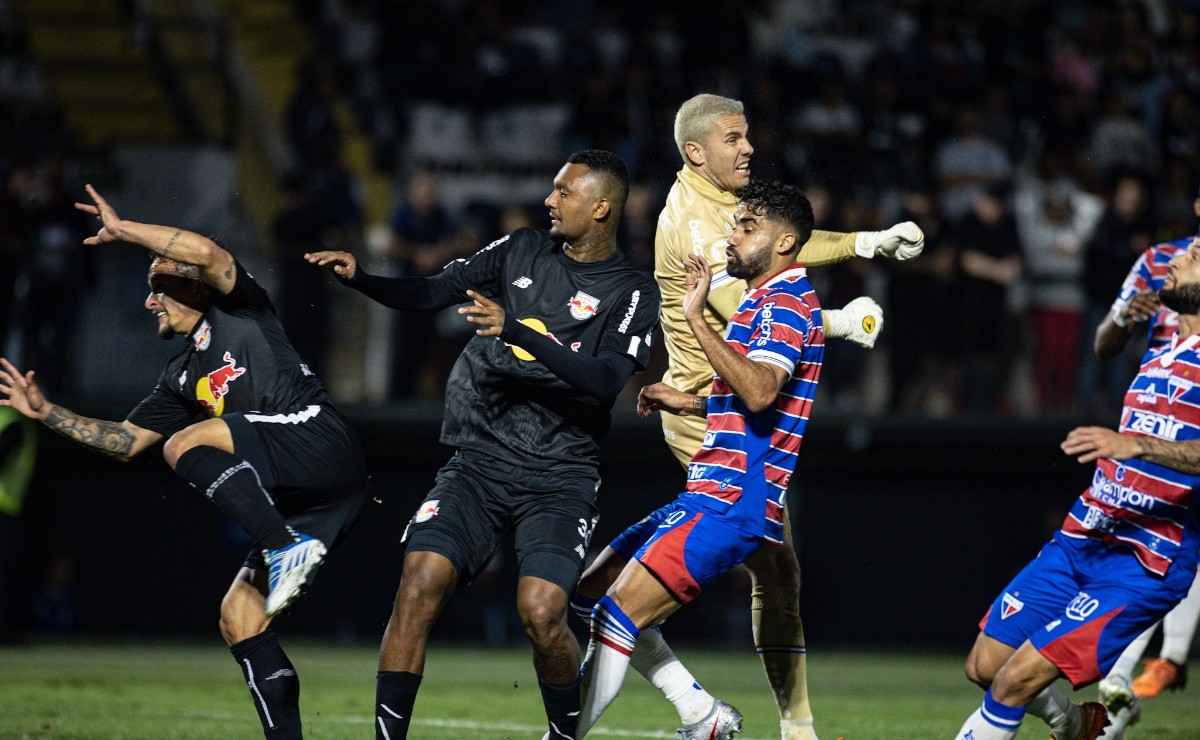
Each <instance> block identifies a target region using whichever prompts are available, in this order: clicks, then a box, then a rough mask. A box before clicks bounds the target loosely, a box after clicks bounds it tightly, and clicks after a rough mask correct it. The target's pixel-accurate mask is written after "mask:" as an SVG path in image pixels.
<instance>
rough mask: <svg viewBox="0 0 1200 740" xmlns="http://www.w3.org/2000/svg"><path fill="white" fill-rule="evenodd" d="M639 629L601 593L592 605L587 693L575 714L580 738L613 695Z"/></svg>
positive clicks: (626, 665) (613, 697)
mask: <svg viewBox="0 0 1200 740" xmlns="http://www.w3.org/2000/svg"><path fill="white" fill-rule="evenodd" d="M639 632H640V630H639V629H638V628H637V625H635V624H634V623H633V622H632V621H631V620H630V619H629V617H627V616H625V612H623V611H621V607H619V606H617V602H615V601H613V600H612V599H611V598H610V597H608V596H605V597H604V598H602V599H600V601H599V602H597V604H596V609H595V611H594V612H593V617H592V639H591V643H592V644H591V645H590V646H589V650H591V651H592V660H591V666H590V667H589V669H588V670H589V673H590V676H589V681H588V682H587V684H588V687H587V695H586V696H585V697H584V700H583V711H581V712H580V715H579V728H578V729H579V734H578V735H577V736H578V737H582V736H584V735H586V734H587V732H588V730H590V729H592V726H593V725H595V724H596V720H597V719H599V718H600V715H601V714H603V713H604V710H605V709H607V708H608V705H609V704H611V703H612V700H613V699H615V698H617V693H618V692H619V691H620V690H621V683H622V682H623V681H624V680H625V672H626V671H627V670H628V669H629V657H630V656H631V655H632V654H633V646H634V643H636V642H637V638H638V634H639Z"/></svg>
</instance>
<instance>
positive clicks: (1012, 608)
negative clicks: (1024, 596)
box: [1000, 592, 1025, 619]
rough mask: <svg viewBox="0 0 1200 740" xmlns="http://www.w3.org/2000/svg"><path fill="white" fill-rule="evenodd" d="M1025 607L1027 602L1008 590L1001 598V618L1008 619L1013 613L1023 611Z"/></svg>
mask: <svg viewBox="0 0 1200 740" xmlns="http://www.w3.org/2000/svg"><path fill="white" fill-rule="evenodd" d="M1024 608H1025V602H1023V601H1021V600H1020V599H1018V598H1017V597H1016V596H1014V595H1013V594H1010V593H1007V592H1006V593H1005V594H1004V596H1002V597H1001V598H1000V618H1001V619H1008V618H1009V617H1011V616H1012V615H1014V614H1016V613H1017V612H1019V611H1021V610H1022V609H1024Z"/></svg>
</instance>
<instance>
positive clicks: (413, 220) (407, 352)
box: [388, 171, 465, 398]
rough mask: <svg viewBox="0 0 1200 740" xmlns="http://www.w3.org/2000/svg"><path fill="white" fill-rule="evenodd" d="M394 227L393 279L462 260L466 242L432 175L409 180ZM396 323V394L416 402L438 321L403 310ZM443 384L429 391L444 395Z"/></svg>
mask: <svg viewBox="0 0 1200 740" xmlns="http://www.w3.org/2000/svg"><path fill="white" fill-rule="evenodd" d="M389 227H390V229H391V241H390V243H389V245H388V261H389V264H390V270H389V272H390V273H391V274H392V275H394V276H397V277H400V276H424V275H433V274H435V273H437V272H439V271H440V270H441V269H442V267H443V266H445V264H446V263H447V262H449V261H450V260H452V259H454V258H456V257H459V256H463V254H462V251H463V248H462V241H461V238H460V236H459V234H458V232H457V231H456V229H455V226H454V224H453V223H452V222H451V220H450V216H449V215H448V214H447V213H446V209H445V208H444V207H443V206H442V203H441V199H440V196H439V195H438V186H437V178H436V177H435V176H434V174H433V173H432V172H428V171H421V172H417V173H415V174H414V175H413V176H412V177H411V178H410V179H409V182H408V187H407V188H406V190H405V195H404V197H403V198H401V199H400V201H399V202H398V203H397V204H396V207H395V210H394V211H393V212H392V217H391V221H390V222H389ZM394 322H395V323H394V324H393V326H394V327H395V332H394V334H393V336H394V349H393V352H392V384H391V395H392V397H393V398H412V397H413V396H415V395H417V391H418V383H419V381H420V380H421V378H422V375H423V374H425V373H426V372H427V371H428V370H429V367H428V361H429V359H430V358H431V357H433V356H434V354H433V352H432V350H433V348H434V344H435V342H436V332H435V330H434V323H435V319H434V315H433V314H429V313H421V312H419V311H400V312H399V313H397V314H396V315H395V317H394ZM463 323H465V322H463ZM443 385H444V384H438V383H437V382H436V380H435V381H434V384H433V388H432V389H430V390H431V392H432V393H433V394H435V395H436V394H440V393H441V392H442V386H443Z"/></svg>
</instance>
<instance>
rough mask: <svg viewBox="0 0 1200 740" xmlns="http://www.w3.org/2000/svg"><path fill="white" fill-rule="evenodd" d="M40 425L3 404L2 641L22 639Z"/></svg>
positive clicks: (0, 479)
mask: <svg viewBox="0 0 1200 740" xmlns="http://www.w3.org/2000/svg"><path fill="white" fill-rule="evenodd" d="M37 440H38V437H37V426H36V425H35V424H34V423H33V422H32V421H30V420H29V419H26V418H25V417H24V416H22V415H21V414H19V413H17V412H16V411H13V410H12V409H10V408H8V407H6V406H0V645H11V644H14V643H16V642H18V641H19V636H18V634H17V624H18V623H19V616H20V615H18V614H17V604H18V601H19V600H18V599H17V593H16V591H17V589H16V582H17V578H16V573H17V568H18V565H19V563H20V561H19V559H18V557H17V552H18V550H19V548H20V545H21V520H20V514H21V507H22V505H23V504H24V503H25V492H26V491H27V490H28V487H29V480H30V478H31V477H32V476H33V466H34V460H35V459H36V457H37Z"/></svg>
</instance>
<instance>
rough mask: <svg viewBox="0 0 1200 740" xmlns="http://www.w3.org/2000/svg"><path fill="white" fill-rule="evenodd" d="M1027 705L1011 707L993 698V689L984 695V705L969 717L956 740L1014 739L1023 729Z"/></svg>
mask: <svg viewBox="0 0 1200 740" xmlns="http://www.w3.org/2000/svg"><path fill="white" fill-rule="evenodd" d="M1024 716H1025V707H1010V706H1006V705H1004V704H1001V703H1000V702H998V701H996V700H995V699H993V698H992V690H991V689H988V690H987V692H986V693H985V694H984V695H983V705H982V706H980V707H979V709H976V710H975V712H974V714H972V715H971V716H970V717H967V721H966V722H964V723H963V726H962V729H961V730H959V731H958V734H957V735H956V736H955V740H1012V738H1015V737H1016V736H1017V730H1019V729H1021V718H1022V717H1024Z"/></svg>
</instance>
